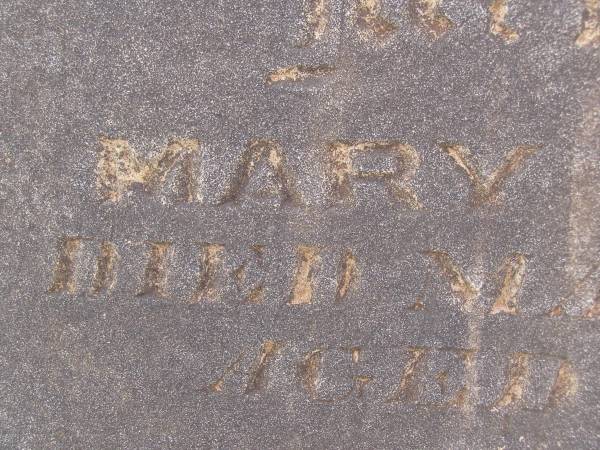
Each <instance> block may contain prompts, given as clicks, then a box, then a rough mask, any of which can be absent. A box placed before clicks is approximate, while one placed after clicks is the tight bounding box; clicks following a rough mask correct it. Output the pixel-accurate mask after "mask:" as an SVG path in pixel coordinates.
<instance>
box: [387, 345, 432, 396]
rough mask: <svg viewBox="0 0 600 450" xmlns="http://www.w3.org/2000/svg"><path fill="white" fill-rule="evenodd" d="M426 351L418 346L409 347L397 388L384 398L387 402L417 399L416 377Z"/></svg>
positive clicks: (418, 393)
mask: <svg viewBox="0 0 600 450" xmlns="http://www.w3.org/2000/svg"><path fill="white" fill-rule="evenodd" d="M427 351H428V350H427V349H425V348H420V347H418V348H411V349H409V352H410V354H411V359H410V360H409V361H408V364H407V365H406V367H405V368H404V371H403V372H402V376H401V377H400V384H399V385H398V388H397V389H396V390H395V391H394V392H393V393H392V394H391V395H390V396H389V397H388V398H387V399H386V400H385V401H386V402H387V403H394V402H416V401H417V400H418V399H419V396H420V387H419V382H418V379H417V377H418V374H419V371H420V370H422V365H423V362H424V359H425V356H426V354H427Z"/></svg>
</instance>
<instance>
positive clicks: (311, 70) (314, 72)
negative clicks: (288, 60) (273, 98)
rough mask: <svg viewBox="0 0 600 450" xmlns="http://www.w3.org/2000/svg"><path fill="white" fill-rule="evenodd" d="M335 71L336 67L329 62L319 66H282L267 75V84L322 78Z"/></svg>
mask: <svg viewBox="0 0 600 450" xmlns="http://www.w3.org/2000/svg"><path fill="white" fill-rule="evenodd" d="M334 71H335V67H333V66H330V65H327V64H321V65H318V66H305V65H302V64H298V65H295V66H288V67H281V68H279V69H276V70H274V71H272V72H270V73H269V74H268V75H267V84H275V83H281V82H284V81H287V82H294V81H304V80H307V79H310V78H320V77H324V76H326V75H330V74H331V73H333V72H334Z"/></svg>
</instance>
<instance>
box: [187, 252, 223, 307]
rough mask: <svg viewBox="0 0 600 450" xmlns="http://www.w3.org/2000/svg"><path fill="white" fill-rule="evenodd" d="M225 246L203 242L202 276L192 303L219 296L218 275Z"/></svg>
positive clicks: (210, 299) (201, 255)
mask: <svg viewBox="0 0 600 450" xmlns="http://www.w3.org/2000/svg"><path fill="white" fill-rule="evenodd" d="M223 249H224V246H223V245H221V244H203V245H202V248H201V249H200V257H199V259H200V266H201V269H200V276H199V280H198V286H197V287H196V290H195V291H194V294H193V295H192V298H191V299H190V303H198V302H199V301H202V300H209V301H213V300H216V298H217V297H218V294H219V293H218V290H217V287H216V279H215V278H216V275H217V272H218V268H219V266H220V264H221V255H222V253H223Z"/></svg>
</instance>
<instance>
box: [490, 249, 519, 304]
mask: <svg viewBox="0 0 600 450" xmlns="http://www.w3.org/2000/svg"><path fill="white" fill-rule="evenodd" d="M526 266H527V259H526V258H525V255H522V254H521V253H515V254H513V255H512V256H510V257H509V258H508V259H507V260H506V262H505V263H504V267H503V272H504V280H503V281H502V287H501V289H500V294H499V295H498V297H497V298H496V301H495V302H494V305H493V306H492V309H491V311H490V314H498V313H507V314H513V315H515V314H517V313H518V309H517V296H518V293H519V290H520V289H521V286H522V285H523V278H524V277H525V269H526Z"/></svg>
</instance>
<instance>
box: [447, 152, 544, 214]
mask: <svg viewBox="0 0 600 450" xmlns="http://www.w3.org/2000/svg"><path fill="white" fill-rule="evenodd" d="M440 147H441V148H442V150H443V151H444V152H446V153H447V154H448V155H449V156H450V157H451V158H452V159H453V160H454V161H455V162H456V164H457V165H458V166H459V167H460V168H461V169H463V170H464V171H465V173H466V174H467V176H468V177H469V179H470V180H471V183H472V184H473V187H474V190H475V193H474V195H473V204H474V205H475V206H482V205H485V204H489V203H493V202H495V201H496V199H497V197H498V195H499V194H500V190H501V189H502V185H503V184H504V182H505V181H506V179H507V178H508V177H509V175H511V174H512V173H513V172H515V171H516V170H517V169H518V168H519V167H520V166H521V165H522V164H523V162H524V161H525V160H526V159H527V158H528V157H529V156H531V155H533V154H534V153H535V152H536V151H537V150H538V149H537V147H533V146H529V145H521V146H519V147H517V148H515V149H514V150H512V151H511V152H509V153H508V154H507V155H506V157H505V158H504V162H503V163H502V164H501V165H500V166H498V167H497V168H496V170H494V172H493V173H492V174H491V175H490V176H489V177H487V178H484V177H483V176H481V175H480V174H479V171H478V170H477V168H476V167H475V165H473V163H472V162H471V158H470V156H471V152H470V151H469V149H468V148H466V147H463V146H461V145H456V144H445V143H443V144H440Z"/></svg>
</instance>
